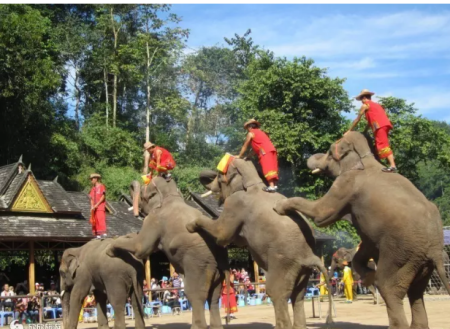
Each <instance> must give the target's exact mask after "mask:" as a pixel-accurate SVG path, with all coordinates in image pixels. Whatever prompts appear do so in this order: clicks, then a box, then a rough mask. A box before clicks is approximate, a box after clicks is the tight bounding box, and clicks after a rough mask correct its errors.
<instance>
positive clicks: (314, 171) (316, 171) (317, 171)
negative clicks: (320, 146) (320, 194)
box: [311, 168, 322, 174]
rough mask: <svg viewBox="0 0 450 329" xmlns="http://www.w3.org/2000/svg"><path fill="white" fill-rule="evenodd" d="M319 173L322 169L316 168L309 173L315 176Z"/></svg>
mask: <svg viewBox="0 0 450 329" xmlns="http://www.w3.org/2000/svg"><path fill="white" fill-rule="evenodd" d="M321 171H322V169H320V168H316V169H314V170H313V171H311V174H317V173H320V172H321Z"/></svg>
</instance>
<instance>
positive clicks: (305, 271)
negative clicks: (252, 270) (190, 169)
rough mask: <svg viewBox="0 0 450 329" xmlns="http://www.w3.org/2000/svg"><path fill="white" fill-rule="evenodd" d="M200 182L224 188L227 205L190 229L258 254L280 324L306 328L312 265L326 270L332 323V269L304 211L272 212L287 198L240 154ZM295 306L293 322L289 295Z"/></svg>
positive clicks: (213, 188)
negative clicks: (321, 254)
mask: <svg viewBox="0 0 450 329" xmlns="http://www.w3.org/2000/svg"><path fill="white" fill-rule="evenodd" d="M200 181H201V182H202V184H203V185H205V187H206V188H208V189H209V190H211V191H212V192H216V193H220V195H221V200H222V201H223V202H224V209H223V211H222V213H221V215H220V217H219V218H218V219H217V220H212V219H209V218H206V217H197V218H196V219H195V220H193V221H192V222H191V223H189V224H188V226H187V227H188V230H189V231H190V232H201V231H202V230H204V231H206V232H208V233H209V234H211V235H212V236H213V237H215V238H216V241H217V243H218V244H220V245H223V246H226V245H228V244H230V243H232V242H233V243H235V244H237V245H240V246H247V247H248V250H249V251H250V253H251V255H252V257H253V259H254V260H255V261H256V263H258V265H259V266H260V267H261V268H262V269H264V270H265V272H266V288H267V294H268V295H269V296H270V298H271V299H272V302H273V305H274V308H275V318H276V326H275V328H276V329H291V328H296V329H300V328H302V329H303V328H306V319H305V312H304V305H303V304H304V296H305V291H306V287H307V284H308V279H309V276H310V275H311V273H312V268H313V267H317V268H319V269H320V271H321V272H322V273H323V274H324V275H325V278H326V282H327V283H328V291H329V294H328V296H329V298H330V303H329V316H328V318H327V322H328V323H331V322H332V320H331V308H332V297H331V287H330V285H329V280H328V273H327V271H326V269H325V267H324V266H323V264H322V262H321V261H320V258H319V257H318V256H316V255H315V254H314V247H315V238H314V235H313V230H312V229H311V227H310V226H309V224H308V223H307V222H306V221H305V220H303V218H301V217H300V215H299V214H292V215H291V218H289V217H286V216H279V215H277V214H276V213H274V212H273V211H272V204H274V203H275V202H276V201H277V200H281V199H284V196H282V195H281V194H278V193H267V192H264V191H263V190H262V187H263V186H265V185H264V183H263V182H262V180H261V178H260V177H259V175H258V173H257V171H256V169H255V166H254V165H253V163H251V162H250V161H245V160H242V159H235V160H233V162H232V163H231V164H230V166H229V169H228V171H227V173H226V174H222V173H217V172H216V171H212V170H206V171H203V172H202V173H201V174H200ZM289 298H290V299H291V301H292V306H293V309H294V326H292V322H291V319H290V316H289V313H288V299H289Z"/></svg>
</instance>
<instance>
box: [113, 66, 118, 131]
mask: <svg viewBox="0 0 450 329" xmlns="http://www.w3.org/2000/svg"><path fill="white" fill-rule="evenodd" d="M116 117H117V74H114V84H113V127H116Z"/></svg>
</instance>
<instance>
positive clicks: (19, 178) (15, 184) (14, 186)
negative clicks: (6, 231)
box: [1, 170, 29, 208]
mask: <svg viewBox="0 0 450 329" xmlns="http://www.w3.org/2000/svg"><path fill="white" fill-rule="evenodd" d="M28 173H29V171H28V170H25V171H24V172H22V173H21V174H16V175H15V177H14V179H13V180H12V182H11V184H9V186H8V188H7V190H6V191H5V192H4V194H3V195H2V197H1V198H2V199H3V201H4V203H5V205H6V207H7V208H8V207H9V206H10V205H11V202H12V201H13V200H14V197H15V196H16V195H17V193H18V192H19V190H20V188H21V187H22V185H23V183H24V182H25V180H26V179H27V177H28Z"/></svg>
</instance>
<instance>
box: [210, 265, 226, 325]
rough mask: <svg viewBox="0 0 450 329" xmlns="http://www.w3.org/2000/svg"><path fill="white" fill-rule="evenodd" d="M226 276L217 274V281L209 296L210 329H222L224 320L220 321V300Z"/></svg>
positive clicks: (213, 283) (214, 282)
mask: <svg viewBox="0 0 450 329" xmlns="http://www.w3.org/2000/svg"><path fill="white" fill-rule="evenodd" d="M224 278H225V276H224V275H223V274H219V273H217V279H216V280H214V281H213V282H212V285H211V287H210V293H209V295H210V296H208V303H209V322H210V329H222V328H223V326H222V320H221V319H220V308H219V299H220V297H221V292H222V282H223V280H224Z"/></svg>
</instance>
